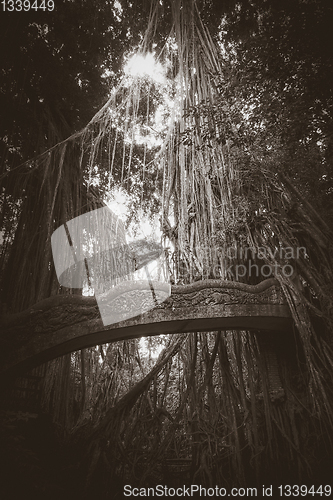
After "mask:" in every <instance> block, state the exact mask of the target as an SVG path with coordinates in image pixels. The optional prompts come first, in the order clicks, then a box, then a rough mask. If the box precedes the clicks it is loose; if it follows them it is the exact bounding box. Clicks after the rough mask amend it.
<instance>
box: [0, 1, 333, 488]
mask: <svg viewBox="0 0 333 500" xmlns="http://www.w3.org/2000/svg"><path fill="white" fill-rule="evenodd" d="M162 4H164V2H154V1H153V2H152V3H151V8H150V17H149V20H148V22H147V29H146V33H145V35H144V37H143V39H142V42H141V43H140V46H139V48H138V52H139V53H140V54H141V55H142V56H145V55H146V54H148V53H151V51H152V48H153V47H156V45H154V41H155V38H156V33H158V32H159V29H160V23H161V22H162V21H163V23H164V29H165V23H167V22H168V21H169V22H170V25H169V26H168V27H169V29H170V31H168V33H169V34H168V36H165V37H164V39H163V44H161V42H160V40H159V41H158V45H157V47H158V48H159V53H158V59H159V61H160V63H161V66H162V67H163V68H164V71H165V77H164V80H163V83H161V84H157V83H156V82H155V83H154V82H152V81H150V80H149V78H145V77H141V78H129V77H128V76H124V78H123V79H122V80H121V81H120V82H119V83H118V85H117V86H116V87H115V88H113V89H112V91H111V92H110V97H109V99H108V100H107V102H106V103H105V104H104V106H103V107H102V108H101V109H100V110H99V111H98V112H97V113H96V114H95V116H94V117H93V118H92V119H91V120H90V122H89V123H88V124H87V125H86V126H85V127H84V128H83V129H82V130H81V131H78V132H75V133H73V134H72V135H70V136H69V137H68V136H66V130H65V127H64V129H63V130H61V129H60V128H58V129H55V128H54V127H51V125H50V129H47V128H44V125H43V126H42V128H41V136H40V141H39V143H38V144H36V146H35V151H36V154H35V155H34V156H33V157H31V158H29V159H24V161H23V162H22V163H21V164H19V165H17V166H16V167H15V169H12V168H11V167H10V165H9V163H8V161H3V163H2V173H1V177H0V186H1V194H0V196H1V198H0V200H1V220H2V223H3V233H2V234H3V242H2V245H1V259H2V260H1V265H2V280H1V286H2V298H1V301H2V314H3V317H2V325H3V327H4V328H3V332H4V333H3V334H2V335H3V339H2V345H3V348H2V349H3V356H5V353H6V345H7V344H6V343H8V342H10V338H9V337H8V335H9V334H8V331H7V330H8V328H7V326H6V325H8V324H10V322H11V321H13V320H12V319H11V318H14V315H15V314H16V313H20V312H22V311H25V310H27V309H28V308H30V307H32V306H34V305H35V304H38V303H39V302H40V301H43V300H45V299H47V298H49V297H53V296H56V295H65V294H71V295H72V294H77V293H79V294H81V295H82V290H80V291H78V290H75V289H74V290H73V289H69V288H64V287H61V286H60V285H59V282H58V280H57V276H56V273H55V269H54V265H53V259H52V251H51V236H52V234H53V232H54V231H55V230H56V229H57V228H58V227H59V226H61V225H62V224H64V223H66V222H67V221H70V220H71V219H73V218H75V217H77V216H79V215H81V214H84V213H87V212H89V211H92V210H95V209H97V208H100V207H102V206H105V203H106V201H107V199H108V194H109V192H110V190H111V189H112V188H114V187H118V188H119V187H120V188H122V189H123V190H124V192H126V191H127V192H128V193H129V195H131V196H133V198H132V200H133V205H132V216H133V217H134V218H135V217H136V216H137V217H138V218H139V217H140V215H137V214H142V213H145V211H149V210H150V215H151V216H152V214H153V215H154V214H155V215H156V214H157V216H158V217H159V222H160V230H161V239H162V243H163V245H164V248H165V254H166V256H167V259H168V269H169V274H170V280H171V283H172V285H176V286H186V285H190V284H193V283H197V282H198V281H205V280H208V281H209V280H220V281H221V282H222V281H230V282H238V283H241V284H244V285H258V284H259V283H261V282H263V281H264V280H267V279H271V280H273V281H272V282H274V284H275V285H276V287H277V289H279V290H280V292H281V294H282V297H283V300H284V302H285V303H286V304H287V305H288V307H289V310H290V315H291V318H292V328H291V329H289V330H288V331H281V332H268V331H265V329H264V328H263V329H258V330H245V331H243V330H240V331H239V330H237V331H233V330H223V331H222V330H221V331H211V332H207V331H205V332H202V331H201V332H195V331H193V332H191V333H186V334H185V333H184V334H177V335H170V336H168V337H167V336H161V337H160V338H159V337H153V338H150V339H149V340H148V341H147V342H148V344H149V345H150V348H151V349H153V347H154V346H156V345H157V343H158V342H160V344H161V346H163V350H162V351H161V353H160V355H159V356H158V358H157V359H155V360H154V358H151V359H146V358H145V360H143V359H142V353H141V354H140V352H139V341H138V339H132V340H126V341H122V342H115V343H109V344H105V345H100V346H95V347H91V348H87V349H82V350H81V351H77V352H73V353H72V354H67V355H66V356H63V357H59V358H57V359H54V360H52V361H49V362H48V363H46V364H44V365H41V366H39V367H38V368H35V369H34V371H30V372H27V373H25V374H24V373H23V374H21V373H20V374H15V373H11V376H10V379H8V378H6V379H5V383H4V384H3V388H2V390H3V391H4V394H5V395H4V400H5V401H6V404H7V405H10V404H11V401H13V398H14V396H13V394H15V393H16V394H17V385H18V381H20V383H21V385H22V384H25V386H24V387H25V389H26V391H25V392H24V391H23V392H22V394H23V395H24V396H25V397H26V395H27V393H28V392H29V388H30V390H31V381H30V385H29V382H28V381H29V378H28V377H29V376H30V380H31V377H37V378H38V380H39V383H40V405H41V408H43V411H44V412H47V413H48V414H50V415H51V418H52V421H53V422H54V423H55V425H57V426H58V428H59V429H61V436H62V437H61V439H62V440H63V443H64V444H63V446H64V449H66V450H68V449H70V450H76V454H75V453H74V452H73V453H72V454H73V457H75V458H72V460H73V461H74V462H75V461H76V464H75V466H76V468H75V473H73V474H72V475H71V479H70V480H69V482H72V483H71V485H72V487H73V489H75V490H76V491H78V490H80V494H81V495H83V494H86V495H87V498H88V497H89V495H90V498H91V497H92V496H93V494H94V492H96V491H97V490H96V488H99V490H98V491H100V492H101V493H100V495H99V498H111V497H110V492H112V491H114V495H116V494H118V493H117V492H118V490H119V492H121V491H122V490H121V488H122V485H123V484H132V485H137V486H140V487H146V486H154V485H157V484H169V485H170V486H174V487H175V486H178V485H183V484H201V485H203V486H205V487H207V488H208V487H215V485H219V486H220V487H225V488H231V487H246V486H256V487H261V485H263V484H275V485H279V484H285V483H288V484H309V485H310V486H311V484H314V483H315V484H317V483H318V485H319V484H321V483H322V484H324V483H325V484H326V483H327V482H328V481H329V479H330V474H329V470H330V467H331V465H332V442H331V439H332V437H333V434H332V430H333V427H332V425H333V422H332V415H333V413H332V404H333V403H332V401H333V394H332V391H333V389H332V387H333V383H332V382H333V377H332V373H333V351H332V347H333V344H332V271H333V269H332V257H331V250H332V241H333V240H332V230H331V228H330V225H329V223H328V222H325V221H324V220H323V216H322V214H320V213H319V211H318V210H317V209H315V208H314V206H313V205H312V204H311V203H310V202H309V201H308V200H307V199H306V197H305V196H304V194H302V192H301V189H299V188H298V187H297V185H296V184H295V183H294V182H293V180H292V178H290V177H288V173H287V171H286V168H285V166H284V165H283V163H282V162H283V158H281V159H280V158H279V155H277V154H276V155H274V154H263V151H262V150H260V149H259V148H257V147H256V146H255V145H254V143H253V141H252V140H251V126H253V124H251V121H250V120H249V119H248V114H247V112H246V110H245V107H244V103H243V102H240V101H239V100H238V101H237V99H236V98H235V96H234V95H233V94H232V86H230V82H229V81H228V78H230V71H231V70H230V65H231V62H230V59H228V57H227V56H226V46H225V45H223V31H222V35H221V33H220V34H219V35H218V36H217V34H216V32H214V33H212V32H211V31H210V30H209V27H208V24H207V23H205V22H204V20H203V18H202V17H201V14H200V7H199V3H197V2H196V1H194V0H193V1H185V0H170V2H168V9H167V12H168V15H167V14H166V12H164V11H163V9H162V7H161V5H162ZM200 5H201V4H200ZM168 16H169V17H168ZM169 18H170V19H169ZM161 19H162V21H161ZM166 31H167V30H165V32H166ZM161 96H162V97H161ZM163 96H164V98H163ZM163 99H164V100H163ZM162 101H163V102H162ZM161 102H162V104H163V105H162V104H161ZM167 102H168V103H169V104H168V105H167V104H166V103H167ZM158 106H160V110H161V109H162V114H163V113H164V119H163V122H162V125H160V129H159V131H157V132H156V130H153V129H154V126H155V125H156V122H155V123H154V119H155V120H156V109H157V108H158ZM154 117H155V118H154ZM256 133H257V134H259V133H260V132H256ZM154 134H155V135H154ZM45 137H47V139H48V140H47V141H45V140H44V138H45ZM152 138H153V139H152ZM149 141H150V143H149ZM45 142H47V147H46V146H45ZM50 144H51V145H50ZM280 161H281V163H280ZM83 293H86V292H83ZM89 295H90V296H89V297H88V296H86V297H82V298H83V305H84V300H85V299H86V304H87V306H86V307H87V308H88V306H89V307H90V306H91V303H92V301H93V300H94V299H93V298H92V297H91V293H90V294H89ZM88 302H89V304H88ZM208 303H209V302H207V304H208ZM84 307H85V306H84ZM82 314H83V313H82ZM77 321H78V322H79V321H80V318H78V320H77ZM20 327H22V325H21V326H20ZM6 329H7V330H6ZM29 374H30V375H29ZM16 375H17V377H15V376H16ZM18 375H20V378H18ZM15 386H16V389H15ZM15 391H16V392H15ZM23 399H24V398H23ZM23 399H22V401H23ZM16 403H17V401H16ZM22 404H23V403H22ZM66 447H67V448H66ZM68 460H69V459H68ZM70 466H71V465H70V464H68V463H67V464H66V467H67V470H71V469H70ZM81 477H83V478H84V481H82V480H79V478H81ZM102 495H104V496H102ZM107 495H109V496H107ZM119 495H120V496H119V498H121V493H119ZM115 498H116V497H115Z"/></svg>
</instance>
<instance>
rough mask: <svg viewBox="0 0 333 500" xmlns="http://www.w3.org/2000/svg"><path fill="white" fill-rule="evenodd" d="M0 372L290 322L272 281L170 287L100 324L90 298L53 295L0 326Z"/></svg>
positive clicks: (282, 326)
mask: <svg viewBox="0 0 333 500" xmlns="http://www.w3.org/2000/svg"><path fill="white" fill-rule="evenodd" d="M0 326H1V329H2V333H1V335H0V353H1V354H0V363H1V365H2V366H1V368H0V373H3V374H4V373H6V372H7V373H9V372H11V371H17V370H19V369H26V368H30V367H32V366H36V365H38V364H40V363H43V362H45V361H48V360H50V359H53V358H56V357H58V356H62V355H64V354H67V353H69V352H73V351H76V350H79V349H83V348H86V347H91V346H94V345H98V344H104V343H107V342H114V341H117V340H123V339H130V338H137V337H141V336H151V335H159V334H162V333H164V334H169V333H185V332H192V331H214V330H250V329H251V330H252V329H255V330H259V329H262V330H273V331H285V330H286V329H290V328H291V326H292V319H291V315H290V311H289V307H288V306H287V304H286V302H285V299H284V297H283V295H282V292H281V289H280V287H279V286H278V283H277V281H276V280H275V279H267V280H265V281H263V282H262V283H260V284H259V285H253V286H251V285H246V284H242V283H236V282H224V281H220V280H206V281H198V282H196V283H193V284H191V285H179V286H173V287H172V293H171V296H170V297H169V298H168V299H167V300H166V301H165V302H163V303H162V304H160V305H159V306H157V307H155V308H154V309H152V310H150V311H148V312H146V313H144V314H141V315H139V316H136V317H134V318H131V319H127V320H125V321H121V322H119V323H115V324H112V325H108V326H104V325H103V323H102V321H101V319H100V315H99V311H98V307H97V304H96V301H95V298H94V297H82V296H77V295H57V296H54V297H50V298H49V299H45V300H44V301H42V302H40V303H38V304H35V305H34V306H32V307H31V308H29V309H27V310H26V311H23V312H21V313H18V314H15V315H11V316H7V317H6V318H4V319H3V320H2V322H1V324H0Z"/></svg>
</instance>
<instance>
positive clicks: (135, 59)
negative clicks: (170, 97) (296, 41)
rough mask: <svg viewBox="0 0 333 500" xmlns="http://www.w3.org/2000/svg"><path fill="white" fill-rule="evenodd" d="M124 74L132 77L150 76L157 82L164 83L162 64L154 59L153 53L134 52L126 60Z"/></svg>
mask: <svg viewBox="0 0 333 500" xmlns="http://www.w3.org/2000/svg"><path fill="white" fill-rule="evenodd" d="M124 71H125V74H126V75H129V76H132V77H133V78H143V77H147V76H148V77H150V78H151V79H152V80H154V81H155V82H158V83H164V81H165V72H164V68H163V66H162V64H160V63H159V62H157V61H156V60H155V56H154V54H152V53H151V52H148V53H147V54H145V55H143V54H134V55H133V56H132V57H130V58H129V60H128V61H127V63H126V65H125V68H124Z"/></svg>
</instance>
